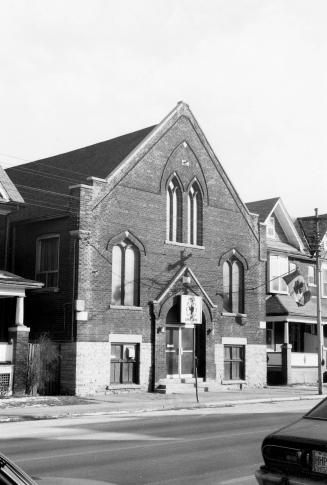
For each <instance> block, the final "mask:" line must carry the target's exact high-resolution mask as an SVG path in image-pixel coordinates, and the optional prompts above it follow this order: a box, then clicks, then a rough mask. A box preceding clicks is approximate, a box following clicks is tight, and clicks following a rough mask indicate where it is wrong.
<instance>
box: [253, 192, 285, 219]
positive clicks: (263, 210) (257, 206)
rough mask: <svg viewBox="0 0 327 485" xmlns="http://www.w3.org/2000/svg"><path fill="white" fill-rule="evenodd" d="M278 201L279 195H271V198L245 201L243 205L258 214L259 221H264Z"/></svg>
mask: <svg viewBox="0 0 327 485" xmlns="http://www.w3.org/2000/svg"><path fill="white" fill-rule="evenodd" d="M278 201H279V197H273V198H272V199H264V200H256V201H253V202H246V204H245V205H246V207H247V208H248V210H249V212H251V213H252V214H258V215H259V222H265V221H266V219H267V217H268V216H269V215H270V214H271V212H272V210H273V209H274V207H275V205H276V204H277V202H278Z"/></svg>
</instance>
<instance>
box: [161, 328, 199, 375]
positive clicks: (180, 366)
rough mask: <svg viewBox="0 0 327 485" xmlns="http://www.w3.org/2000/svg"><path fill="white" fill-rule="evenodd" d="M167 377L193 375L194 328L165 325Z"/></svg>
mask: <svg viewBox="0 0 327 485" xmlns="http://www.w3.org/2000/svg"><path fill="white" fill-rule="evenodd" d="M166 363H167V377H168V378H181V377H193V375H194V328H193V327H181V326H178V327H177V326H169V327H168V326H167V328H166Z"/></svg>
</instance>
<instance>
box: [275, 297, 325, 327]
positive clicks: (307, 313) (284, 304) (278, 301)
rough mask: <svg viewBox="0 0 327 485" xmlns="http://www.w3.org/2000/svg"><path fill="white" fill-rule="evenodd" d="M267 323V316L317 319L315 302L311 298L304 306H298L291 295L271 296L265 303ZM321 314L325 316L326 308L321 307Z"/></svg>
mask: <svg viewBox="0 0 327 485" xmlns="http://www.w3.org/2000/svg"><path fill="white" fill-rule="evenodd" d="M266 314H267V321H269V316H289V317H294V318H313V319H315V320H316V319H317V302H316V299H315V298H311V299H310V300H309V301H308V303H306V304H305V305H304V306H298V305H297V303H296V301H295V299H294V298H293V297H292V296H291V295H271V296H269V297H268V299H267V301H266ZM322 314H323V316H324V317H326V316H327V306H326V305H325V304H324V305H323V307H322Z"/></svg>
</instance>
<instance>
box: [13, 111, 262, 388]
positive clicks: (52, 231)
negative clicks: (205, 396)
mask: <svg viewBox="0 0 327 485" xmlns="http://www.w3.org/2000/svg"><path fill="white" fill-rule="evenodd" d="M7 173H8V174H9V175H10V177H11V179H12V180H13V181H14V183H15V184H16V186H17V187H18V188H19V190H20V191H21V193H22V195H23V197H24V200H25V203H26V204H25V208H24V209H23V210H20V211H19V212H17V213H13V214H11V215H10V230H9V234H10V241H9V244H8V247H9V253H10V261H11V263H12V267H11V270H12V271H16V272H18V273H19V274H22V275H24V277H26V278H33V279H34V278H35V279H36V280H38V281H40V282H42V283H43V284H44V287H43V288H42V289H39V290H37V291H36V292H33V295H31V297H30V298H29V299H28V301H27V302H26V318H28V321H29V322H31V335H30V338H31V340H33V339H35V338H37V336H38V335H39V334H40V333H41V332H44V331H46V332H48V333H49V334H50V335H51V337H52V339H53V340H55V341H57V342H59V343H60V352H61V359H60V389H61V392H63V393H76V394H79V395H83V394H84V395H85V394H92V393H96V392H105V390H106V389H107V390H108V389H109V390H110V389H121V388H124V389H125V388H133V389H138V388H141V389H146V390H150V391H152V390H155V389H160V390H163V391H166V392H169V391H170V390H171V389H177V388H178V387H179V386H184V387H183V389H184V390H185V389H186V386H193V385H194V384H193V382H194V376H195V362H196V363H197V374H198V377H199V382H200V383H201V385H202V386H203V387H204V386H206V387H207V388H208V389H209V390H210V387H215V388H220V389H221V388H228V387H229V386H230V387H237V388H240V387H241V388H242V387H243V386H245V387H246V386H249V387H254V386H263V385H265V384H266V335H265V329H264V325H263V323H264V322H263V320H264V319H265V258H266V249H265V233H264V231H263V230H262V226H260V225H259V224H258V217H257V216H253V215H251V214H250V213H249V211H248V209H247V207H246V206H245V205H244V203H243V202H242V200H241V199H240V197H239V195H238V194H237V192H236V190H235V188H234V187H233V185H232V183H231V181H230V180H229V178H228V176H227V174H226V172H225V171H224V169H223V168H222V166H221V164H220V162H219V160H218V159H217V157H216V155H215V154H214V152H213V150H212V148H211V147H210V145H209V143H208V141H207V140H206V137H205V135H204V133H203V132H202V130H201V128H200V127H199V125H198V123H197V121H196V119H195V118H194V116H193V114H192V112H191V111H190V109H189V107H188V105H186V104H185V103H183V102H181V103H178V105H177V106H176V107H175V108H174V109H173V110H172V111H171V112H170V113H169V114H168V115H167V116H166V117H165V118H164V120H163V121H162V122H161V123H159V124H158V125H156V126H152V127H150V128H146V129H143V130H140V131H136V132H134V133H130V134H127V135H124V136H120V137H118V138H115V139H112V140H108V141H105V142H102V143H98V144H96V145H92V146H88V147H85V148H81V149H78V150H74V151H72V152H69V153H64V154H60V155H56V156H53V157H50V158H47V159H44V160H39V161H35V162H32V163H26V164H23V165H19V166H15V167H12V168H10V169H8V170H7ZM261 233H262V234H261Z"/></svg>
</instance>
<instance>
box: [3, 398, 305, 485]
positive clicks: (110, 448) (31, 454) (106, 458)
mask: <svg viewBox="0 0 327 485" xmlns="http://www.w3.org/2000/svg"><path fill="white" fill-rule="evenodd" d="M310 407H312V403H310V402H308V401H303V402H296V403H294V402H291V403H276V404H271V403H270V404H256V405H253V404H252V405H245V406H235V407H234V408H223V409H201V410H195V411H193V410H192V411H190V410H188V411H171V412H167V411H164V412H156V413H155V412H152V413H142V414H137V415H119V416H84V417H79V418H63V419H57V420H47V421H30V422H21V423H2V424H1V425H0V449H1V451H3V452H4V453H5V454H6V455H7V456H9V457H10V458H12V459H13V460H14V461H15V462H16V463H17V464H19V465H20V466H21V467H22V468H23V469H25V470H26V471H27V472H28V473H29V474H31V475H33V476H61V477H74V478H93V479H98V480H104V481H108V482H112V483H115V484H119V485H125V484H126V485H138V484H160V485H164V484H171V485H172V484H181V485H183V484H188V485H192V484H197V485H199V484H204V485H206V484H219V485H233V484H240V485H252V484H254V483H256V482H255V480H254V478H253V473H254V471H255V469H256V468H257V467H258V466H259V465H260V464H261V455H260V444H261V441H262V439H263V437H264V436H265V435H266V434H267V433H268V432H270V431H272V430H274V429H276V428H278V427H280V426H282V425H284V424H287V423H289V422H291V421H292V420H294V419H296V418H297V417H299V416H300V415H301V414H303V413H304V412H305V411H306V410H308V409H310Z"/></svg>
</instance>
